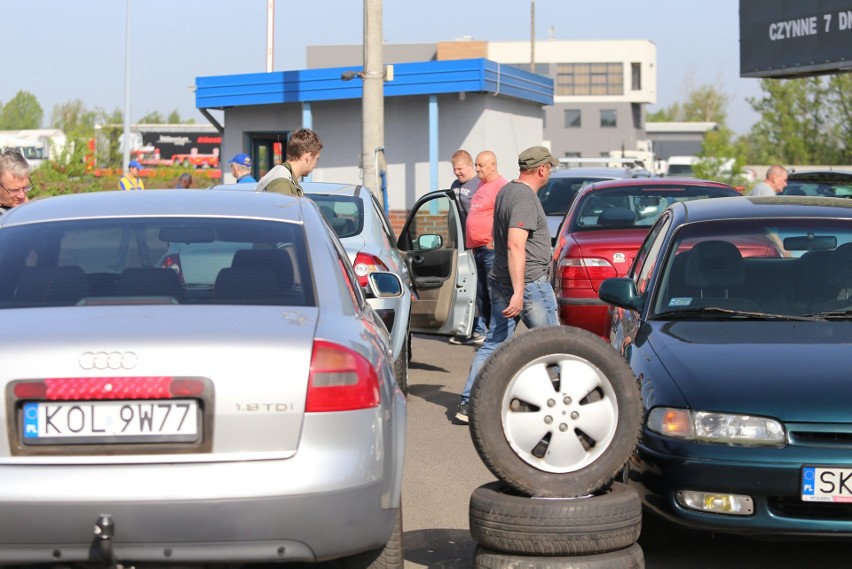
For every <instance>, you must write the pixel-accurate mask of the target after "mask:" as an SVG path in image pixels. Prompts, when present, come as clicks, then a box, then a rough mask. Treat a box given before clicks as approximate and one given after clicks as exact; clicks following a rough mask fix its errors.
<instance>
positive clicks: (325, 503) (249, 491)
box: [0, 190, 406, 567]
mask: <svg viewBox="0 0 852 569" xmlns="http://www.w3.org/2000/svg"><path fill="white" fill-rule="evenodd" d="M194 249H195V250H194ZM190 265H192V268H191V269H190ZM184 270H185V271H186V272H184ZM193 271H195V272H197V274H198V275H215V276H213V277H210V278H208V277H201V278H190V276H189V274H190V273H191V272H193ZM366 290H367V291H368V293H369V294H372V295H374V296H376V297H395V296H399V295H401V294H404V292H403V291H404V290H405V289H404V286H403V283H402V282H401V281H400V279H399V277H398V276H397V275H394V274H391V273H388V272H375V273H372V274H371V275H370V278H369V282H368V287H367V289H366ZM0 318H2V322H3V330H4V331H5V333H4V339H3V341H2V342H0V361H2V362H3V365H2V366H0V389H2V390H3V395H4V398H3V402H2V404H0V512H4V513H3V515H2V516H0V565H10V564H11V565H17V564H28V563H42V564H45V563H61V564H63V565H74V564H77V563H87V562H88V563H92V562H100V561H104V562H106V563H113V564H116V563H121V564H123V565H125V566H127V565H129V564H134V565H136V566H140V565H141V566H144V565H145V564H152V563H159V564H162V563H171V564H178V563H194V562H199V563H208V562H216V563H250V562H259V563H267V562H283V561H307V562H314V561H325V560H331V559H344V560H345V561H346V566H347V567H349V566H353V567H359V566H361V567H370V566H382V567H402V563H403V560H402V523H401V510H400V508H401V504H400V493H401V486H402V468H403V456H404V450H405V432H406V407H405V399H404V396H403V394H402V392H401V391H400V389H399V387H398V386H397V383H396V381H395V378H394V370H393V365H392V361H391V353H392V352H391V347H390V346H391V344H390V340H389V335H388V331H387V328H386V326H385V324H384V323H383V321H382V320H381V318H380V317H379V316H378V315H377V314H376V312H375V310H374V309H373V308H371V306H370V305H369V304H368V303H367V302H366V298H365V293H364V292H363V289H362V287H361V286H359V284H358V278H357V276H356V275H355V273H354V271H353V269H352V267H351V265H350V263H349V262H348V258H347V254H346V252H345V250H344V249H343V247H342V246H341V244H340V242H339V240H338V239H337V238H336V236H335V235H334V234H333V233H332V231H331V229H330V228H329V226H328V224H327V223H325V222H324V221H323V216H322V213H321V212H320V210H319V208H318V207H317V205H316V204H315V203H314V202H313V201H311V200H301V199H297V198H292V197H289V196H282V195H278V194H267V193H255V192H240V191H221V192H203V191H180V190H156V191H151V190H149V191H144V192H101V193H92V194H82V195H73V196H63V197H53V198H47V199H44V200H35V201H33V202H31V203H28V204H25V205H22V206H19V207H18V208H15V209H13V210H11V211H9V212H8V213H6V214H5V215H3V216H2V217H0Z"/></svg>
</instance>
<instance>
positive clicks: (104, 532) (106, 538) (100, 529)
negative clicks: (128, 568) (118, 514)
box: [95, 514, 122, 569]
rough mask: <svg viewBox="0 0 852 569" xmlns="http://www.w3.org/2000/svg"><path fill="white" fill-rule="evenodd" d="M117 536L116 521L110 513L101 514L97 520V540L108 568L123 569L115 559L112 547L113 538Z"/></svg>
mask: <svg viewBox="0 0 852 569" xmlns="http://www.w3.org/2000/svg"><path fill="white" fill-rule="evenodd" d="M113 537H115V522H113V521H112V516H111V515H109V514H101V515H100V516H98V519H97V521H96V522H95V542H96V543H97V545H98V550H99V552H100V554H101V559H102V560H103V561H104V566H105V567H106V568H107V569H121V567H122V566H121V565H119V564H118V562H117V561H116V559H115V552H114V551H113V549H112V538H113Z"/></svg>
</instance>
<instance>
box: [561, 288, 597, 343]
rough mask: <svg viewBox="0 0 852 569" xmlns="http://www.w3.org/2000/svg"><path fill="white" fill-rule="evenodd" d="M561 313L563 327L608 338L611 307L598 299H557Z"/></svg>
mask: <svg viewBox="0 0 852 569" xmlns="http://www.w3.org/2000/svg"><path fill="white" fill-rule="evenodd" d="M556 304H557V308H558V311H559V323H560V324H562V325H563V326H576V327H577V328H582V329H583V330H588V331H589V332H592V333H593V334H597V335H598V336H600V337H602V338H606V337H607V334H608V331H607V330H605V328H606V314H607V310H608V309H609V305H608V304H606V303H605V302H604V301H602V300H601V299H599V298H598V297H596V296H595V297H589V298H576V297H572V298H566V297H563V296H557V297H556Z"/></svg>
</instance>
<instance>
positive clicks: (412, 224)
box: [399, 195, 458, 251]
mask: <svg viewBox="0 0 852 569" xmlns="http://www.w3.org/2000/svg"><path fill="white" fill-rule="evenodd" d="M409 219H410V221H409V224H408V226H407V228H406V231H405V232H404V234H403V235H402V236H401V238H400V243H399V248H400V249H402V250H404V251H417V250H422V249H424V247H425V245H424V244H427V242H428V248H429V249H455V247H456V242H457V240H458V234H457V232H456V226H457V225H458V222H457V219H456V209H455V208H453V207H451V204H450V198H449V197H448V196H446V195H442V196H439V197H436V198H435V199H432V200H429V201H426V202H423V203H421V204H420V207H419V208H418V209H417V211H416V212H414V214H413V215H412V216H411V217H410V218H409ZM424 235H427V236H432V235H437V236H439V237H440V239H438V240H435V239H421V237H423V236H424ZM433 244H438V246H437V247H433V246H432V245H433Z"/></svg>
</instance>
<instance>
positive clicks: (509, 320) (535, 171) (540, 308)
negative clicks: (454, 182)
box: [456, 146, 559, 423]
mask: <svg viewBox="0 0 852 569" xmlns="http://www.w3.org/2000/svg"><path fill="white" fill-rule="evenodd" d="M557 165H559V161H558V160H556V158H554V157H553V156H552V155H551V154H550V151H549V150H548V149H547V148H545V147H544V146H533V147H532V148H527V149H526V150H524V151H523V152H521V154H520V156H518V167H519V168H520V175H519V176H518V178H517V179H516V180H513V181H511V182H509V183H508V184H506V185H505V186H503V188H502V189H501V190H500V192H499V193H498V194H497V199H496V201H495V203H494V227H493V234H494V266H493V268H492V269H491V273H490V274H489V275H488V290H489V294H490V296H491V327H490V328H489V329H488V334H487V335H486V337H485V343H484V344H483V345H482V347H481V348H479V351H477V352H476V355H475V356H474V358H473V362H472V363H471V365H470V373H469V374H468V377H467V382H466V383H465V386H464V391H463V392H462V396H461V402H460V403H459V407H458V410H457V412H456V419H458V420H459V421H462V422H464V423H467V422H468V410H469V406H470V403H469V401H470V391H471V388H472V387H473V382H474V380H475V379H476V375H477V373H479V370H480V368H482V365H483V364H484V363H485V360H486V359H488V356H490V355H491V353H492V352H493V351H494V350H495V349H497V347H498V346H499V345H500V344H502V343H503V342H505V341H506V340H508V339H509V338H511V337H512V335H513V334H514V333H515V328H516V327H517V325H518V322H519V321H521V320H523V322H524V324H525V325H526V326H527V328H536V327H538V326H555V325H557V324H559V320H558V318H557V315H556V295H555V294H554V292H553V287H552V286H551V284H550V275H549V272H550V271H549V268H550V256H551V247H550V232H549V231H548V229H547V216H546V215H545V213H544V209H543V208H542V207H541V201H539V199H538V196H537V195H536V194H537V192H538V191H539V190H540V189H541V188H543V187H544V186H545V185H546V184H547V181H548V180H549V179H550V170H551V169H552V168H553V167H554V166H557Z"/></svg>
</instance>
